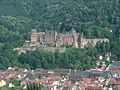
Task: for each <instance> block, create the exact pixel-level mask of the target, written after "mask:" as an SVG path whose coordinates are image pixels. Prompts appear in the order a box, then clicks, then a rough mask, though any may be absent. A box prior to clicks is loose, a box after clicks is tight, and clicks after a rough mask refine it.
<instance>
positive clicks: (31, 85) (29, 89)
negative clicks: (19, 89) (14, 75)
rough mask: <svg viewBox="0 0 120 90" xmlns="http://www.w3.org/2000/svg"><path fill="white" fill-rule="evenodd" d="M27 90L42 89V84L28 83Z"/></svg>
mask: <svg viewBox="0 0 120 90" xmlns="http://www.w3.org/2000/svg"><path fill="white" fill-rule="evenodd" d="M27 90H41V85H39V84H35V83H32V84H31V83H30V84H27Z"/></svg>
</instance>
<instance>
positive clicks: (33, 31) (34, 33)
mask: <svg viewBox="0 0 120 90" xmlns="http://www.w3.org/2000/svg"><path fill="white" fill-rule="evenodd" d="M37 41H38V38H37V30H36V29H32V32H31V42H32V43H35V42H37Z"/></svg>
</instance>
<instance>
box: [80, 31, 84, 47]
mask: <svg viewBox="0 0 120 90" xmlns="http://www.w3.org/2000/svg"><path fill="white" fill-rule="evenodd" d="M79 39H80V44H79V47H81V48H82V47H84V45H83V33H81V34H80V36H79Z"/></svg>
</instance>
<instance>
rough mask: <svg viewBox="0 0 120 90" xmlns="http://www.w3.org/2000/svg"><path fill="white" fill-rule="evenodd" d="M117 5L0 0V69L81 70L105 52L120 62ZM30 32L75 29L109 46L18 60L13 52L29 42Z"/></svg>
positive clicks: (97, 0) (94, 0) (113, 0)
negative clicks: (13, 67) (108, 41)
mask: <svg viewBox="0 0 120 90" xmlns="http://www.w3.org/2000/svg"><path fill="white" fill-rule="evenodd" d="M119 5H120V0H1V1H0V69H6V68H8V67H9V66H12V65H17V66H24V67H26V68H33V69H34V68H37V67H40V68H72V69H74V68H75V69H81V70H85V69H89V68H93V67H95V61H96V58H97V55H98V54H105V53H107V52H111V53H112V58H111V59H112V60H120V6H119ZM32 28H36V29H38V31H45V30H46V29H50V30H56V31H58V32H66V31H70V29H71V28H75V29H76V31H77V32H83V33H84V35H85V38H103V37H107V38H108V39H109V40H110V43H98V44H97V46H96V47H95V48H93V47H91V46H89V47H87V48H85V49H75V48H72V49H68V50H67V51H66V52H65V53H59V52H55V53H51V52H44V51H40V50H38V51H35V52H29V53H27V54H26V55H24V54H22V55H20V56H18V55H17V53H16V52H14V51H13V48H15V47H20V46H22V44H23V43H24V42H25V40H29V39H30V32H31V29H32ZM68 47H69V46H68Z"/></svg>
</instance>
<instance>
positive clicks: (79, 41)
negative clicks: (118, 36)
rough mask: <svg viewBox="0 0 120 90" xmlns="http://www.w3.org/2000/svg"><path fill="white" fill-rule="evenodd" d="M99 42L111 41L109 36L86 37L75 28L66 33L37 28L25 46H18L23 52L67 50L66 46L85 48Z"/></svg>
mask: <svg viewBox="0 0 120 90" xmlns="http://www.w3.org/2000/svg"><path fill="white" fill-rule="evenodd" d="M97 42H101V43H102V42H109V40H108V39H107V38H96V39H86V38H84V37H83V34H82V33H77V32H76V31H75V30H74V29H72V30H71V31H70V32H66V33H58V32H56V31H48V30H46V31H45V32H37V30H36V29H32V31H31V40H30V41H27V42H26V43H25V44H24V45H23V47H21V48H16V49H15V50H17V51H18V52H19V54H21V53H26V51H34V50H36V49H37V48H39V49H43V50H45V51H52V52H55V51H59V52H65V50H66V47H67V46H70V47H75V48H84V47H87V46H88V45H89V44H91V45H92V46H96V44H97Z"/></svg>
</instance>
